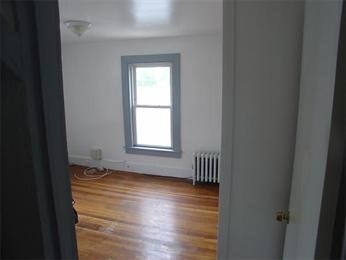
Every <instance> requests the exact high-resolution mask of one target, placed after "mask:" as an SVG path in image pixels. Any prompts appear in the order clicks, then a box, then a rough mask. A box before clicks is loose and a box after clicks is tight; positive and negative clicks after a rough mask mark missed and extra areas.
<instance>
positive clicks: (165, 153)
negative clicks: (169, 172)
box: [125, 146, 181, 158]
mask: <svg viewBox="0 0 346 260" xmlns="http://www.w3.org/2000/svg"><path fill="white" fill-rule="evenodd" d="M125 151H126V153H132V154H142V155H152V156H161V157H171V158H181V151H176V150H173V149H165V148H150V147H140V146H131V147H126V148H125Z"/></svg>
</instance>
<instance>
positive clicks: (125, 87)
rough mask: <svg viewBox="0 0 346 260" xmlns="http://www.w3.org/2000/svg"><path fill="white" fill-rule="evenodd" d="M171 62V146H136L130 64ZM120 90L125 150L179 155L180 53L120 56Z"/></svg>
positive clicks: (167, 155)
mask: <svg viewBox="0 0 346 260" xmlns="http://www.w3.org/2000/svg"><path fill="white" fill-rule="evenodd" d="M161 62H163V63H167V62H168V63H171V64H172V148H167V149H166V148H157V147H147V146H136V145H135V143H134V129H133V123H132V113H131V106H132V100H131V98H132V97H131V93H130V89H131V85H130V78H131V77H130V66H132V65H134V64H138V63H161ZM121 72H122V73H121V74H122V91H123V113H124V134H125V151H126V153H132V154H143V155H153V156H163V157H173V158H180V157H181V134H180V54H178V53H172V54H158V55H131V56H122V57H121Z"/></svg>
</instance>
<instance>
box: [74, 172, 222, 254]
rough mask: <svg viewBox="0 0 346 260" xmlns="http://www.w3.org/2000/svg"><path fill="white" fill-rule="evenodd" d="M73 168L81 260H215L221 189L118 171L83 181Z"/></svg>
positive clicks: (80, 173)
mask: <svg viewBox="0 0 346 260" xmlns="http://www.w3.org/2000/svg"><path fill="white" fill-rule="evenodd" d="M84 169H85V168H84V167H80V166H73V167H71V168H70V171H71V181H72V192H73V196H74V199H75V201H76V204H75V208H76V210H77V211H78V214H79V220H80V221H79V223H78V224H77V225H76V230H77V241H78V251H79V257H80V258H81V259H155V260H156V259H215V257H216V242H217V241H216V233H217V220H218V186H217V185H197V186H192V184H191V183H190V182H187V181H185V180H181V179H176V178H167V177H158V176H149V175H142V174H136V173H129V172H119V171H116V172H114V173H112V174H111V175H109V176H106V177H105V178H102V179H100V180H94V181H80V180H78V179H76V178H75V177H74V174H78V175H79V176H82V173H83V170H84Z"/></svg>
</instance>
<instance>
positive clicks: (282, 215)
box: [276, 211, 290, 224]
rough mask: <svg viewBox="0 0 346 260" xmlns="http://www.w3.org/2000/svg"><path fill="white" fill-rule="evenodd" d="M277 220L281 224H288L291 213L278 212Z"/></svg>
mask: <svg viewBox="0 0 346 260" xmlns="http://www.w3.org/2000/svg"><path fill="white" fill-rule="evenodd" d="M276 220H277V221H279V222H286V223H287V224H288V223H289V221H290V213H289V212H288V211H278V212H277V213H276Z"/></svg>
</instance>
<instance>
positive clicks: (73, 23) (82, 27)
mask: <svg viewBox="0 0 346 260" xmlns="http://www.w3.org/2000/svg"><path fill="white" fill-rule="evenodd" d="M64 24H65V26H66V27H67V29H69V30H70V31H71V32H73V33H74V34H76V35H78V36H79V37H80V36H82V35H83V34H84V33H85V32H86V31H87V30H89V29H90V27H91V23H89V22H87V21H78V20H68V21H65V22H64Z"/></svg>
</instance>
